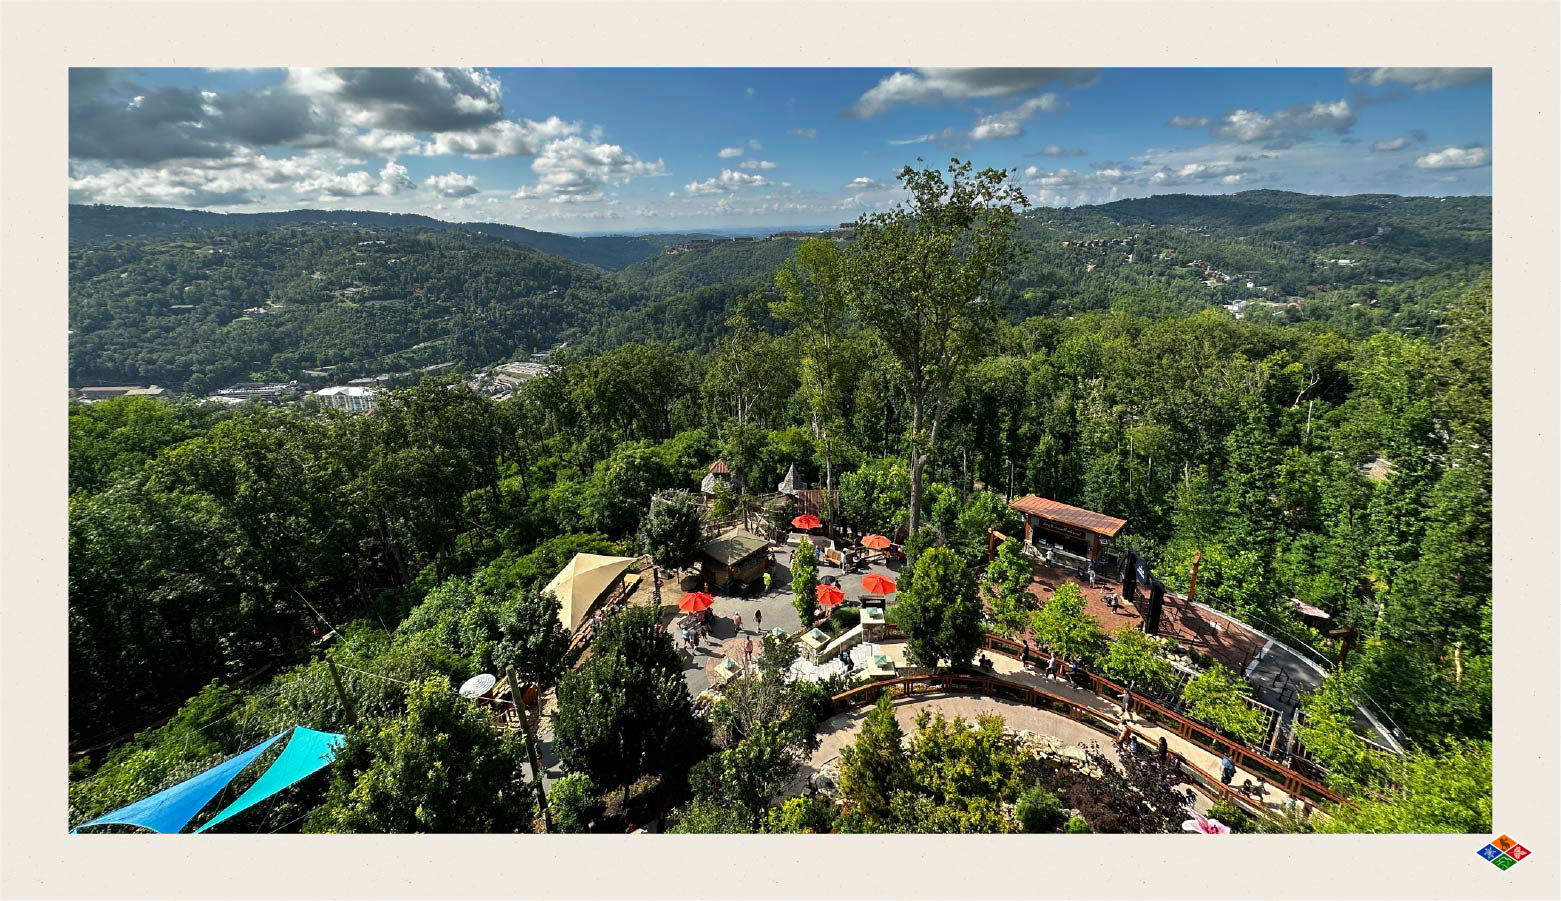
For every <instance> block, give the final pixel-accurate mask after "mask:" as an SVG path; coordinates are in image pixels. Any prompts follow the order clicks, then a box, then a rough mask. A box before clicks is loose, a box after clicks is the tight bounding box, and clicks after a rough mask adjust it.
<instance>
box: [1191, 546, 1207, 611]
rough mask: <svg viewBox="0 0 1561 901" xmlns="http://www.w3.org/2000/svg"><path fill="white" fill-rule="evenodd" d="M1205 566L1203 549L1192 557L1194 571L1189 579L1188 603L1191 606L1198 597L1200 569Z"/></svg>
mask: <svg viewBox="0 0 1561 901" xmlns="http://www.w3.org/2000/svg"><path fill="white" fill-rule="evenodd" d="M1202 565H1203V548H1199V549H1198V550H1197V552H1196V553H1194V554H1193V555H1192V570H1191V571H1190V572H1189V574H1188V579H1187V603H1189V604H1191V603H1192V602H1193V600H1194V599H1196V598H1197V597H1198V567H1200V566H1202Z"/></svg>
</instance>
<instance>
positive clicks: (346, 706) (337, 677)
mask: <svg viewBox="0 0 1561 901" xmlns="http://www.w3.org/2000/svg"><path fill="white" fill-rule="evenodd" d="M325 663H326V665H327V666H328V667H330V670H331V684H332V685H335V686H336V697H338V698H340V699H341V707H342V710H343V711H345V712H346V714H347V725H349V726H356V725H358V711H357V709H356V708H355V707H353V706H352V699H351V698H349V697H347V690H346V689H345V688H343V687H342V684H341V673H339V672H337V671H336V661H334V660H332V659H331V655H329V654H326V655H325Z"/></svg>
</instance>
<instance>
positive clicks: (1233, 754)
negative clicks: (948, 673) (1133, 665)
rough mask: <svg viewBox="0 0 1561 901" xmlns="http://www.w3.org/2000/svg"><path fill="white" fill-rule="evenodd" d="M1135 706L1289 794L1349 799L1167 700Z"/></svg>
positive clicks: (1098, 678)
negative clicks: (1169, 704)
mask: <svg viewBox="0 0 1561 901" xmlns="http://www.w3.org/2000/svg"><path fill="white" fill-rule="evenodd" d="M983 647H984V648H985V649H986V650H989V651H996V652H997V653H999V654H1002V655H1004V656H1006V657H1012V658H1014V659H1016V660H1018V659H1021V658H1022V656H1023V652H1024V648H1023V646H1022V645H1021V644H1020V643H1019V642H1017V641H1013V640H1011V639H1007V638H1003V637H1001V636H998V635H992V634H990V633H989V634H988V635H987V636H986V640H985V642H984V643H983ZM1079 674H1080V675H1081V676H1083V677H1084V678H1085V680H1086V681H1087V682H1088V688H1089V689H1090V690H1091V691H1093V692H1094V693H1095V694H1097V695H1100V696H1101V697H1104V698H1112V699H1115V698H1120V697H1121V696H1122V686H1121V685H1119V684H1117V683H1115V682H1113V681H1111V680H1110V679H1107V678H1106V677H1105V676H1102V675H1100V674H1099V673H1093V672H1090V671H1089V670H1084V669H1081V670H1079ZM1132 709H1133V712H1134V713H1135V714H1138V715H1139V716H1142V717H1144V718H1145V719H1149V720H1152V721H1154V723H1155V724H1156V725H1158V726H1160V727H1161V728H1163V729H1166V730H1167V731H1169V732H1171V733H1173V734H1175V735H1179V736H1181V737H1182V738H1184V739H1186V740H1187V741H1189V742H1191V743H1192V744H1194V745H1197V746H1198V747H1200V748H1203V749H1204V750H1206V751H1209V752H1212V753H1215V754H1226V755H1229V757H1230V759H1231V760H1232V761H1233V762H1234V763H1235V764H1236V765H1237V766H1239V767H1241V768H1242V769H1244V770H1246V771H1247V772H1249V773H1252V774H1253V775H1255V776H1260V777H1262V778H1263V779H1264V780H1265V781H1267V782H1268V784H1269V785H1272V786H1274V787H1276V788H1279V789H1281V790H1283V791H1284V792H1285V793H1286V794H1288V795H1291V796H1293V797H1297V798H1302V797H1307V798H1310V799H1312V800H1314V801H1321V802H1327V803H1332V804H1344V803H1348V802H1347V801H1346V799H1345V798H1344V796H1343V795H1341V794H1339V793H1338V792H1336V791H1334V790H1333V789H1330V788H1328V787H1327V786H1326V785H1323V784H1322V783H1320V782H1318V781H1316V780H1314V779H1310V778H1308V777H1306V776H1304V775H1302V774H1301V773H1298V772H1296V771H1295V770H1293V769H1291V768H1290V767H1288V766H1285V765H1284V764H1282V763H1280V762H1278V761H1277V760H1274V759H1273V758H1271V757H1269V756H1268V755H1266V754H1264V753H1262V752H1261V751H1259V750H1257V749H1254V748H1251V747H1249V746H1247V745H1245V744H1243V743H1241V742H1239V741H1237V740H1236V739H1233V738H1230V737H1229V736H1226V735H1224V734H1222V733H1220V732H1218V731H1216V730H1214V729H1211V728H1209V727H1208V726H1205V725H1203V724H1202V723H1199V722H1197V721H1196V720H1191V719H1188V718H1187V717H1185V716H1183V715H1181V714H1180V713H1177V712H1176V711H1174V710H1171V709H1170V708H1168V707H1166V706H1164V705H1163V704H1160V703H1159V702H1157V701H1152V700H1150V699H1149V698H1146V697H1144V696H1142V695H1140V694H1138V693H1136V692H1135V693H1134V694H1133V695H1132Z"/></svg>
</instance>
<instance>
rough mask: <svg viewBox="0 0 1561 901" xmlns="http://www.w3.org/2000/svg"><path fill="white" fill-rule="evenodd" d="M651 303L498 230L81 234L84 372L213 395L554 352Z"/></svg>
mask: <svg viewBox="0 0 1561 901" xmlns="http://www.w3.org/2000/svg"><path fill="white" fill-rule="evenodd" d="M641 300H642V298H641V295H640V294H639V292H636V291H632V290H629V289H626V288H625V287H624V286H623V285H621V284H620V283H619V282H617V281H615V280H613V279H611V278H609V277H608V276H605V275H603V274H601V273H600V272H598V271H597V270H594V269H591V268H589V267H586V266H584V265H582V264H579V263H576V262H572V261H570V260H565V259H563V258H560V257H556V256H549V255H547V254H543V253H538V252H536V251H533V250H529V249H527V248H524V247H519V246H517V245H515V244H512V243H509V242H506V241H502V240H499V239H495V238H485V237H482V236H478V235H472V234H466V233H460V232H447V231H428V230H415V229H372V228H362V227H350V226H326V225H294V226H279V227H276V228H271V229H266V230H259V231H254V230H236V231H234V230H228V231H218V232H212V233H206V234H201V235H198V236H197V235H190V236H187V237H185V238H175V239H149V240H141V241H121V242H109V243H99V244H76V245H73V246H72V249H71V254H70V320H69V321H70V327H71V330H72V334H71V346H70V360H71V365H70V378H71V383H72V384H92V383H99V384H101V383H111V384H112V383H124V382H129V383H136V384H140V383H155V384H160V385H164V386H167V387H170V388H173V389H175V390H180V391H186V392H190V393H205V392H208V391H210V390H213V389H214V388H217V387H220V386H222V385H224V384H227V383H230V382H233V381H240V380H245V379H248V378H251V377H253V378H277V377H286V376H293V377H296V376H297V374H298V372H299V371H300V370H302V369H323V368H327V367H337V368H336V369H335V370H333V374H335V375H338V376H350V375H362V374H368V373H370V372H381V371H392V372H394V371H405V370H409V369H415V368H418V367H421V366H426V365H432V364H439V363H447V362H454V363H457V364H459V365H479V364H484V363H489V362H492V361H494V360H497V359H500V358H505V357H509V356H512V355H515V354H517V353H519V354H526V353H531V352H534V351H537V350H546V349H548V348H549V347H551V346H552V345H553V344H555V343H557V342H558V341H560V340H564V339H565V338H566V336H567V335H568V334H570V333H571V331H572V330H573V329H576V328H581V327H585V326H594V325H595V324H596V323H598V322H600V321H602V320H603V319H604V318H606V317H607V316H608V315H609V314H610V313H612V312H614V311H620V310H623V309H626V308H629V307H632V306H634V305H636V304H638V303H640V302H641Z"/></svg>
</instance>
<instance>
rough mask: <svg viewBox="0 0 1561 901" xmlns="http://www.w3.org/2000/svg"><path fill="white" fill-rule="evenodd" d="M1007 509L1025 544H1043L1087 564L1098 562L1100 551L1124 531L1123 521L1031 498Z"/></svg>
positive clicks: (1029, 495)
mask: <svg viewBox="0 0 1561 901" xmlns="http://www.w3.org/2000/svg"><path fill="white" fill-rule="evenodd" d="M1008 506H1009V508H1010V509H1013V510H1015V511H1017V512H1018V513H1019V515H1020V516H1021V518H1023V520H1024V540H1025V543H1026V544H1035V543H1037V542H1040V541H1044V542H1047V543H1049V544H1054V545H1057V546H1058V547H1061V548H1062V549H1063V550H1065V551H1067V552H1068V553H1070V554H1074V555H1077V556H1079V557H1083V558H1085V559H1086V560H1089V561H1091V562H1094V561H1098V560H1099V559H1100V555H1101V551H1102V549H1103V548H1104V547H1105V546H1106V545H1107V544H1109V543H1110V541H1111V539H1113V538H1115V537H1117V534H1118V533H1120V532H1121V531H1122V530H1123V529H1124V528H1126V527H1127V520H1125V519H1117V518H1116V517H1115V516H1107V515H1106V514H1104V513H1096V512H1095V511H1093V510H1085V509H1084V508H1082V507H1074V506H1070V505H1068V504H1064V503H1062V502H1061V501H1054V500H1051V499H1050V498H1044V497H1037V496H1036V495H1033V494H1027V495H1025V496H1024V497H1021V498H1019V499H1017V500H1015V501H1013V502H1012V503H1010V504H1009V505H1008Z"/></svg>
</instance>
